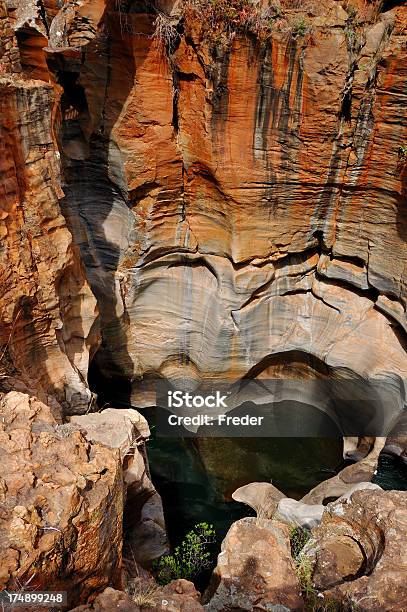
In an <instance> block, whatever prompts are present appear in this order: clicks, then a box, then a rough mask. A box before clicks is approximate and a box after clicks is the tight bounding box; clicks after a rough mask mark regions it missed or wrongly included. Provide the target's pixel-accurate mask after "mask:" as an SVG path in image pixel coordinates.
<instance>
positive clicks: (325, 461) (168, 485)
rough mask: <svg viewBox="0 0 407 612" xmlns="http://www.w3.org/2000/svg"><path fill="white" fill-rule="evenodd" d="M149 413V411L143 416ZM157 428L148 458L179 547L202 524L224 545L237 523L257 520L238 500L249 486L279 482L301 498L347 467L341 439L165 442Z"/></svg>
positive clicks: (278, 484) (225, 439) (172, 537)
mask: <svg viewBox="0 0 407 612" xmlns="http://www.w3.org/2000/svg"><path fill="white" fill-rule="evenodd" d="M143 412H144V411H143ZM144 414H145V416H146V417H147V418H148V419H149V421H150V425H151V426H152V428H151V430H152V438H151V440H150V441H149V442H148V445H147V453H148V458H149V464H150V471H151V475H152V479H153V482H154V484H155V486H156V488H157V490H158V491H159V493H160V495H161V497H162V500H163V505H164V512H165V518H166V523H167V528H168V532H169V537H170V540H171V543H172V544H173V545H175V544H177V543H179V542H180V540H181V539H182V538H183V536H184V535H185V533H186V532H187V531H188V530H189V529H191V528H192V527H194V525H196V524H197V523H199V522H208V523H212V524H213V525H214V527H215V530H216V533H217V539H218V541H221V540H222V539H223V538H224V536H225V534H226V532H227V530H228V529H229V527H230V525H231V523H232V522H233V521H236V520H238V519H239V518H242V517H243V516H253V515H254V512H253V511H252V510H251V509H250V508H249V507H248V506H245V505H243V504H240V503H238V502H235V501H234V500H232V497H231V496H232V493H233V491H235V489H237V488H238V487H240V486H242V485H245V484H248V483H249V482H254V481H260V482H271V481H272V482H273V484H274V485H275V486H276V487H278V488H279V489H281V491H283V492H284V493H285V494H286V495H288V496H290V497H294V498H296V499H300V498H301V497H302V496H303V495H305V493H307V492H308V491H309V490H310V489H311V488H312V487H314V486H316V485H317V484H318V483H319V482H321V481H323V480H325V479H326V478H329V477H330V476H332V475H334V474H335V473H337V472H338V471H339V470H340V469H341V468H342V466H343V460H342V441H341V439H336V438H195V439H191V438H162V437H156V436H155V435H154V431H155V429H154V426H153V423H152V421H151V420H150V418H149V417H150V415H149V414H148V413H146V412H144Z"/></svg>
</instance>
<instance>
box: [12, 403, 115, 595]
mask: <svg viewBox="0 0 407 612" xmlns="http://www.w3.org/2000/svg"><path fill="white" fill-rule="evenodd" d="M0 417H1V418H0V447H1V462H2V464H1V465H2V470H1V477H0V556H1V559H2V561H1V566H0V590H3V589H6V588H7V589H10V590H17V591H21V590H24V588H25V587H27V589H28V587H29V590H40V591H41V590H42V591H44V590H46V591H49V590H62V591H64V590H65V591H67V592H68V601H69V602H70V603H74V602H75V601H77V602H79V601H83V600H86V598H87V597H88V596H90V595H92V594H94V593H95V592H98V591H100V590H102V589H103V588H104V587H105V586H107V585H109V584H113V585H117V586H119V585H120V579H121V578H120V571H121V548H122V514H123V477H122V469H121V461H120V457H119V453H118V451H117V450H111V449H109V448H106V447H104V446H101V445H100V444H98V443H94V444H90V443H89V442H87V441H86V439H85V438H84V436H83V435H82V433H81V432H80V430H79V428H78V427H77V426H75V425H72V424H69V423H68V424H62V422H61V420H60V419H59V420H58V419H57V414H56V411H55V410H52V409H51V408H50V407H49V406H47V405H45V404H43V403H42V402H40V401H39V400H38V399H36V398H35V397H33V396H31V395H29V394H27V393H25V394H24V393H20V392H11V393H7V394H6V395H4V397H3V398H2V399H1V401H0Z"/></svg>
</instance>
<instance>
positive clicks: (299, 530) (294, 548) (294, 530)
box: [290, 525, 311, 559]
mask: <svg viewBox="0 0 407 612" xmlns="http://www.w3.org/2000/svg"><path fill="white" fill-rule="evenodd" d="M310 537H311V534H310V532H309V531H308V529H305V528H304V527H300V526H299V525H293V526H292V527H291V530H290V545H291V554H292V556H293V558H294V559H298V557H299V555H300V552H301V551H302V549H303V548H304V546H305V545H306V543H307V542H308V540H309V539H310Z"/></svg>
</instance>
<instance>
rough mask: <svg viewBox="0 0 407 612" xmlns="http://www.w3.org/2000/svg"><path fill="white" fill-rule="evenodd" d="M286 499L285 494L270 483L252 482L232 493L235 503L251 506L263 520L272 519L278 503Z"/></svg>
mask: <svg viewBox="0 0 407 612" xmlns="http://www.w3.org/2000/svg"><path fill="white" fill-rule="evenodd" d="M284 497H285V495H284V493H281V491H279V490H278V489H277V488H276V487H275V486H274V485H272V484H271V483H269V482H251V483H249V484H247V485H244V486H243V487H239V488H238V489H236V491H234V492H233V493H232V498H233V499H234V500H235V501H238V502H241V503H243V504H246V505H247V506H250V507H251V508H253V510H255V511H256V513H257V516H258V517H261V518H272V516H273V514H274V512H275V510H276V508H277V505H278V502H279V501H280V500H281V499H283V498H284Z"/></svg>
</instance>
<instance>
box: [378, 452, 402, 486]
mask: <svg viewBox="0 0 407 612" xmlns="http://www.w3.org/2000/svg"><path fill="white" fill-rule="evenodd" d="M372 482H374V483H375V484H378V485H379V486H380V487H382V489H385V490H392V489H397V490H398V491H407V466H406V465H405V464H403V463H402V462H401V461H400V460H399V459H398V458H397V457H392V456H390V455H381V456H380V457H379V465H378V468H377V474H376V475H375V476H374V477H373V479H372Z"/></svg>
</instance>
